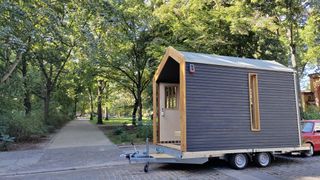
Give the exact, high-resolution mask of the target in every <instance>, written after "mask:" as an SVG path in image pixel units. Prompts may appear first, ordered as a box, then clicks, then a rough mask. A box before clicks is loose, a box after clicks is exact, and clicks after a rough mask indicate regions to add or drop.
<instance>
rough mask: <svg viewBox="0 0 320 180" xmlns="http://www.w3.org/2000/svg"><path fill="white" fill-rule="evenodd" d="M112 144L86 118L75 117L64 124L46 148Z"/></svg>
mask: <svg viewBox="0 0 320 180" xmlns="http://www.w3.org/2000/svg"><path fill="white" fill-rule="evenodd" d="M104 145H105V146H107V145H112V143H111V142H110V141H109V139H107V138H106V136H105V135H104V134H103V133H102V132H101V131H100V130H99V129H98V128H97V127H96V126H94V125H92V124H91V123H90V122H89V120H88V119H84V118H81V119H77V120H75V121H71V122H70V123H68V124H67V125H66V126H64V127H63V128H62V129H61V130H60V132H59V133H58V134H57V135H56V136H55V137H54V138H53V141H52V143H51V144H50V145H49V147H48V149H55V148H69V147H83V146H104Z"/></svg>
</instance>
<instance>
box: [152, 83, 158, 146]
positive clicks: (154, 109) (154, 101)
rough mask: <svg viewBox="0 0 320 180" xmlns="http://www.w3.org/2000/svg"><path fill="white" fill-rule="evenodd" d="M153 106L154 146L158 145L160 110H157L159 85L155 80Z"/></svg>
mask: <svg viewBox="0 0 320 180" xmlns="http://www.w3.org/2000/svg"><path fill="white" fill-rule="evenodd" d="M152 101H153V102H152V104H153V121H152V125H153V144H157V140H158V137H157V136H158V135H157V130H158V126H157V119H158V118H157V117H158V116H157V114H158V110H157V83H156V81H155V79H153V81H152Z"/></svg>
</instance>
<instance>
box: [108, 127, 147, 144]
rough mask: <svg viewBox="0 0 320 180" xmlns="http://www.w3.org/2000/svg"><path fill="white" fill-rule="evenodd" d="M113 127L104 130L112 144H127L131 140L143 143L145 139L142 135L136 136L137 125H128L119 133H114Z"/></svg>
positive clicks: (135, 142)
mask: <svg viewBox="0 0 320 180" xmlns="http://www.w3.org/2000/svg"><path fill="white" fill-rule="evenodd" d="M115 129H116V128H115V127H111V128H110V129H109V130H106V131H105V135H106V136H107V137H108V138H109V139H110V141H111V142H113V143H114V144H117V145H129V144H131V142H133V143H134V144H144V143H145V141H146V138H144V137H137V127H130V128H129V129H126V130H125V131H124V132H123V133H121V134H119V135H116V134H114V131H115Z"/></svg>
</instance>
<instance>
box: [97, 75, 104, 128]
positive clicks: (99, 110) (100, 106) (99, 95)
mask: <svg viewBox="0 0 320 180" xmlns="http://www.w3.org/2000/svg"><path fill="white" fill-rule="evenodd" d="M102 91H103V87H102V81H101V80H100V81H98V104H97V105H98V112H97V114H98V121H97V124H103V121H102Z"/></svg>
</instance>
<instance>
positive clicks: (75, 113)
mask: <svg viewBox="0 0 320 180" xmlns="http://www.w3.org/2000/svg"><path fill="white" fill-rule="evenodd" d="M77 104H78V95H76V96H75V97H74V116H75V117H77Z"/></svg>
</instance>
